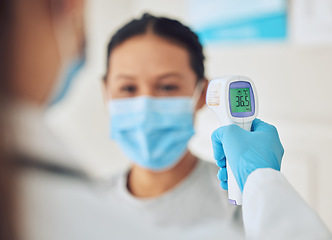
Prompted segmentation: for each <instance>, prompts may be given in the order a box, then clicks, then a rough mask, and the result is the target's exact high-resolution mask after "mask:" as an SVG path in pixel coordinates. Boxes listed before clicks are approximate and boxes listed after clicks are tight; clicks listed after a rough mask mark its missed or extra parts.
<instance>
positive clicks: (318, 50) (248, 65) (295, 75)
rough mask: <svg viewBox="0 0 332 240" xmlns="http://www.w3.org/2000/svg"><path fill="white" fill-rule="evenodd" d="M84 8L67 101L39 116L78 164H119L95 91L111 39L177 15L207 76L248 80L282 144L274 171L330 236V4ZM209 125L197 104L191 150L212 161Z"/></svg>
mask: <svg viewBox="0 0 332 240" xmlns="http://www.w3.org/2000/svg"><path fill="white" fill-rule="evenodd" d="M86 11H87V19H86V23H87V39H88V52H87V55H88V61H87V64H86V66H85V69H84V70H83V71H82V72H81V73H80V75H79V76H78V78H77V80H76V82H75V84H74V86H73V87H72V89H71V92H70V94H69V96H68V97H67V98H66V99H65V100H64V101H63V102H62V103H61V104H60V105H57V106H56V107H54V108H53V109H51V110H50V111H49V112H48V114H47V121H48V123H49V125H50V126H51V128H52V129H53V130H54V132H55V134H57V135H58V137H59V138H61V139H62V140H63V141H64V142H65V144H67V145H68V146H69V148H70V149H71V150H72V153H73V154H74V155H75V156H76V158H77V159H78V161H79V164H80V165H81V166H82V168H84V169H85V170H86V171H88V172H89V173H90V174H91V175H92V176H94V177H96V178H107V177H109V176H110V175H112V174H113V173H115V172H117V171H119V170H120V169H123V168H124V167H126V166H127V165H128V160H127V159H126V157H125V156H124V155H123V154H122V153H121V151H120V150H119V148H118V147H117V146H116V144H115V143H114V142H112V141H111V140H110V138H109V135H110V134H109V120H108V113H107V110H106V107H105V105H104V100H103V95H102V77H103V75H104V73H105V69H106V66H105V64H106V59H105V58H106V46H107V43H108V41H109V39H110V37H111V36H112V34H113V33H114V32H115V31H116V29H117V28H119V27H120V26H122V25H123V24H125V23H126V22H127V21H129V20H130V19H132V18H134V17H139V16H140V15H141V14H143V13H145V12H149V13H151V14H155V15H158V16H161V15H163V16H167V17H172V18H176V19H178V20H180V21H182V22H183V23H185V24H187V25H189V26H191V27H192V28H193V29H194V30H195V31H196V32H197V33H198V34H199V36H200V38H201V40H202V42H203V44H204V47H205V54H206V58H207V60H206V75H207V77H208V78H209V79H211V78H214V77H218V76H221V75H226V74H241V75H246V76H248V77H250V78H252V79H253V80H254V82H255V83H256V88H257V90H258V95H259V103H260V109H259V115H258V117H259V118H261V119H263V120H265V121H267V122H269V123H272V124H274V125H275V126H276V127H277V128H278V130H279V133H280V137H281V140H282V143H283V145H284V148H285V156H284V159H283V166H282V172H283V173H284V174H285V175H286V177H287V179H288V180H289V182H290V183H291V184H292V185H293V186H294V188H295V189H296V190H297V191H298V192H299V193H300V194H301V196H302V197H303V198H304V199H305V200H306V201H307V203H308V204H309V205H310V206H312V207H313V208H314V209H315V210H316V211H317V212H318V214H319V215H320V217H321V218H322V219H323V221H324V222H325V223H326V224H327V225H328V227H329V229H330V230H331V231H332V204H331V202H332V186H331V184H332V154H331V152H332V151H331V149H332V0H290V1H286V0H251V1H246V0H233V1H227V0H204V1H199V0H167V1H161V0H158V1H156V0H121V1H116V0H93V1H92V0H90V1H89V0H88V1H87V9H86ZM216 128H218V121H217V119H216V117H215V115H214V114H213V113H212V112H211V111H210V110H209V109H207V108H206V107H205V108H204V109H203V110H201V111H200V112H199V114H198V115H197V121H196V133H197V134H196V135H195V137H194V138H193V139H192V141H191V143H190V148H191V151H192V152H193V153H195V154H196V155H197V156H199V157H201V158H203V159H205V160H208V161H213V156H212V147H211V142H210V135H211V133H212V131H213V130H214V129H216ZM216 181H218V180H217V178H216Z"/></svg>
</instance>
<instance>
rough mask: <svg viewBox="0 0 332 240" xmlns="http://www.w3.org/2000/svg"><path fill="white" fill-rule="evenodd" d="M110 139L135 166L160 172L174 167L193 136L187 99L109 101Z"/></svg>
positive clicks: (190, 104)
mask: <svg viewBox="0 0 332 240" xmlns="http://www.w3.org/2000/svg"><path fill="white" fill-rule="evenodd" d="M108 107H109V111H110V118H111V128H110V130H111V137H112V138H113V139H114V140H115V141H116V142H117V143H118V144H119V145H120V147H121V149H122V151H123V152H124V153H125V154H126V155H127V157H129V159H130V160H132V161H133V162H134V163H135V164H137V165H139V166H141V167H143V168H147V169H151V170H154V171H161V170H166V169H169V168H171V167H173V166H175V165H176V164H177V163H178V162H179V161H180V159H181V158H182V156H183V155H184V154H185V153H186V151H187V144H188V141H189V140H190V138H191V137H192V136H193V135H194V127H193V116H194V108H193V100H192V98H191V97H166V98H152V97H145V96H142V97H135V98H125V99H116V100H112V101H110V102H109V106H108Z"/></svg>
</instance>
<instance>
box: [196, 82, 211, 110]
mask: <svg viewBox="0 0 332 240" xmlns="http://www.w3.org/2000/svg"><path fill="white" fill-rule="evenodd" d="M201 81H202V82H201V83H200V84H202V91H201V95H200V97H199V99H198V102H197V105H196V111H198V110H200V109H201V108H202V107H204V105H205V98H206V91H207V87H208V85H209V80H207V79H206V78H204V79H203V80H201Z"/></svg>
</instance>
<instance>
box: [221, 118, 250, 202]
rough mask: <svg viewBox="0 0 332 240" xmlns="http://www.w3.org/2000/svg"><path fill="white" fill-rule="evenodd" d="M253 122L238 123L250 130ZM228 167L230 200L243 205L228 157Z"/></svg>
mask: <svg viewBox="0 0 332 240" xmlns="http://www.w3.org/2000/svg"><path fill="white" fill-rule="evenodd" d="M251 124H252V122H245V123H238V124H236V125H238V126H239V127H241V128H243V129H244V130H246V131H250V129H251ZM226 168H227V176H228V179H227V183H228V202H229V203H231V204H234V205H242V193H241V190H240V187H239V185H238V184H237V181H236V179H235V177H234V174H233V171H232V169H231V168H230V166H229V164H228V161H227V159H226Z"/></svg>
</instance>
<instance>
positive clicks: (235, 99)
mask: <svg viewBox="0 0 332 240" xmlns="http://www.w3.org/2000/svg"><path fill="white" fill-rule="evenodd" d="M229 94H230V102H231V108H232V112H235V113H238V112H251V100H250V90H249V88H234V89H230V90H229Z"/></svg>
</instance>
